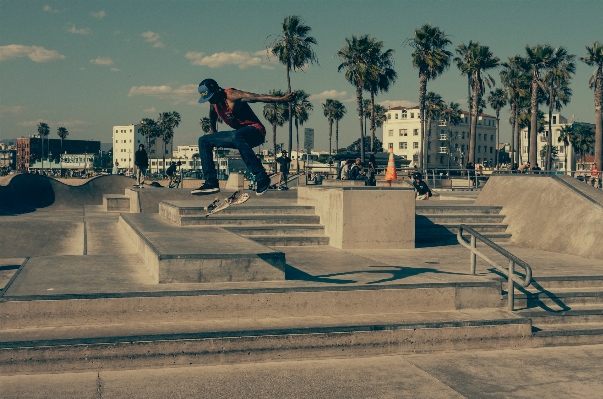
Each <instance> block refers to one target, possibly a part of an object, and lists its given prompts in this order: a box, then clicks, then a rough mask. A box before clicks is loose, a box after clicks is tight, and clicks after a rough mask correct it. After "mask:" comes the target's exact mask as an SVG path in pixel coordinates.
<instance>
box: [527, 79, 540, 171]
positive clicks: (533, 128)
mask: <svg viewBox="0 0 603 399" xmlns="http://www.w3.org/2000/svg"><path fill="white" fill-rule="evenodd" d="M536 73H537V72H536V71H535V72H534V76H533V77H532V98H531V100H530V109H531V112H532V115H530V116H531V118H530V150H529V156H528V162H530V166H531V167H533V166H534V165H536V164H537V163H538V78H537V76H536Z"/></svg>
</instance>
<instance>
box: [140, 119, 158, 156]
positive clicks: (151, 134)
mask: <svg viewBox="0 0 603 399" xmlns="http://www.w3.org/2000/svg"><path fill="white" fill-rule="evenodd" d="M138 132H139V133H140V134H142V135H143V136H144V137H145V138H146V139H147V151H150V150H151V140H153V139H155V138H157V137H159V127H158V126H157V122H155V120H153V119H150V118H143V119H142V120H141V121H140V127H139V128H138Z"/></svg>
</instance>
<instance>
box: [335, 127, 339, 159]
mask: <svg viewBox="0 0 603 399" xmlns="http://www.w3.org/2000/svg"><path fill="white" fill-rule="evenodd" d="M335 153H336V154H339V119H335Z"/></svg>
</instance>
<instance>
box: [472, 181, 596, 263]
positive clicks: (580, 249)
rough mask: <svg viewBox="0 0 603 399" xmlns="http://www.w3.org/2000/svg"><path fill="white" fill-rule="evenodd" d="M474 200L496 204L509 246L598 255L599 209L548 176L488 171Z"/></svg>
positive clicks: (477, 202)
mask: <svg viewBox="0 0 603 399" xmlns="http://www.w3.org/2000/svg"><path fill="white" fill-rule="evenodd" d="M475 205H499V206H502V207H503V210H502V213H503V214H504V215H506V218H505V221H504V223H507V224H508V225H509V227H508V228H507V232H508V233H511V234H513V237H512V238H511V240H510V242H511V243H513V244H515V245H518V246H521V247H526V248H534V249H541V250H545V251H551V252H558V253H565V254H569V255H577V256H582V257H585V258H591V259H603V239H602V236H603V209H602V208H601V207H599V206H597V205H596V204H594V203H592V202H590V201H589V200H588V199H586V198H584V197H583V196H582V195H580V194H578V193H576V192H574V191H573V190H572V189H570V188H569V187H567V186H565V185H564V184H562V183H560V182H559V181H556V180H554V179H553V178H551V177H545V176H522V175H518V176H492V177H490V180H489V181H488V183H487V184H486V185H485V187H484V189H483V190H482V192H481V193H480V195H479V197H478V198H477V200H476V202H475ZM571 267H572V265H568V268H571Z"/></svg>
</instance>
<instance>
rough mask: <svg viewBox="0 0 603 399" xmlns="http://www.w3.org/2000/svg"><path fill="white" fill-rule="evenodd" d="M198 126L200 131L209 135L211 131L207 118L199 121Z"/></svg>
mask: <svg viewBox="0 0 603 399" xmlns="http://www.w3.org/2000/svg"><path fill="white" fill-rule="evenodd" d="M199 125H201V130H203V132H204V133H209V130H210V129H211V121H210V120H209V118H208V117H207V116H204V117H203V118H201V119H200V120H199Z"/></svg>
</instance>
